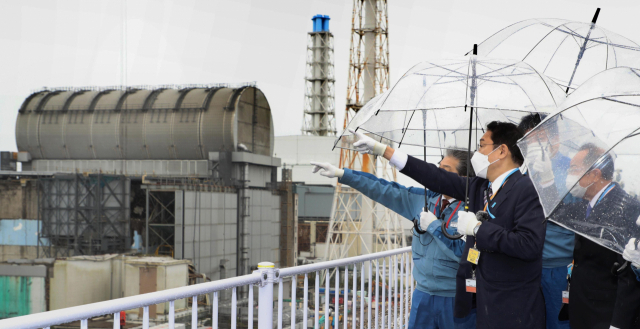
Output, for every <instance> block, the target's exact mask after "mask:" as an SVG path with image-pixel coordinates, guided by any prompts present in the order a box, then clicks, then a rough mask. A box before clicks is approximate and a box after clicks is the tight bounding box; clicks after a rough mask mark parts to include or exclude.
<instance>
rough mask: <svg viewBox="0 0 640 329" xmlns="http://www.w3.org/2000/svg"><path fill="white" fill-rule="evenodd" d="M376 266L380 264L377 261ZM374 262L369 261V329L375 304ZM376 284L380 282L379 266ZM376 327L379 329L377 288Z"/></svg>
mask: <svg viewBox="0 0 640 329" xmlns="http://www.w3.org/2000/svg"><path fill="white" fill-rule="evenodd" d="M376 264H378V261H376ZM372 271H373V261H372V260H370V261H369V319H368V320H369V321H368V322H367V323H368V326H367V329H371V304H373V282H372V279H373V273H372ZM376 282H378V266H377V265H376ZM375 300H376V316H375V318H376V326H375V328H376V329H378V307H377V303H378V289H377V286H376V299H375Z"/></svg>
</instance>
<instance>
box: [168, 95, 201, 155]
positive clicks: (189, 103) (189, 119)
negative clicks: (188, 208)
mask: <svg viewBox="0 0 640 329" xmlns="http://www.w3.org/2000/svg"><path fill="white" fill-rule="evenodd" d="M206 96H207V92H206V90H205V89H193V90H191V91H189V92H188V93H187V95H186V96H185V97H184V99H183V100H182V104H181V106H180V108H181V109H180V110H179V111H178V112H177V113H176V114H175V116H174V118H173V127H172V129H171V130H172V132H173V145H174V146H175V152H176V158H178V159H206V158H207V157H206V156H204V155H203V154H202V152H201V150H200V138H199V127H200V120H201V119H200V116H201V114H202V110H201V108H202V103H203V102H204V99H205V97H206Z"/></svg>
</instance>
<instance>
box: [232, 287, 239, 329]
mask: <svg viewBox="0 0 640 329" xmlns="http://www.w3.org/2000/svg"><path fill="white" fill-rule="evenodd" d="M237 303H238V302H237V297H236V287H233V289H232V291H231V329H236V315H237V310H236V306H237Z"/></svg>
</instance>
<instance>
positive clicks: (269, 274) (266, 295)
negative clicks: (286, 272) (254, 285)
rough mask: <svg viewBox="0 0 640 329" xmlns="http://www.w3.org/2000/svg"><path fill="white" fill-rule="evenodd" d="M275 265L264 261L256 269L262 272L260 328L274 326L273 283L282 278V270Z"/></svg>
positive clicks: (259, 291) (267, 328)
mask: <svg viewBox="0 0 640 329" xmlns="http://www.w3.org/2000/svg"><path fill="white" fill-rule="evenodd" d="M274 267H275V265H274V264H273V263H269V262H262V263H259V264H258V270H257V271H256V272H259V273H260V286H259V288H258V329H272V328H273V283H274V282H276V280H278V279H279V278H280V271H279V270H277V269H275V268H274ZM254 273H255V272H254ZM249 306H251V305H249Z"/></svg>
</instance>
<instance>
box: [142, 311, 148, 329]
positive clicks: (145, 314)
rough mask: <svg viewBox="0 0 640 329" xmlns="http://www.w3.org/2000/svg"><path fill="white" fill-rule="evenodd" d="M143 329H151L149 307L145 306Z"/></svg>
mask: <svg viewBox="0 0 640 329" xmlns="http://www.w3.org/2000/svg"><path fill="white" fill-rule="evenodd" d="M142 328H143V329H149V306H145V307H144V308H143V312H142Z"/></svg>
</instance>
